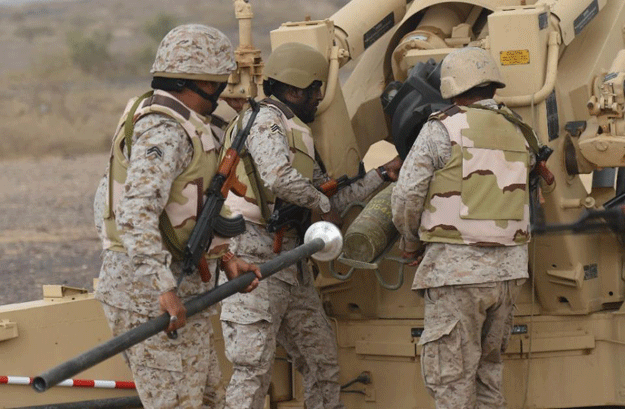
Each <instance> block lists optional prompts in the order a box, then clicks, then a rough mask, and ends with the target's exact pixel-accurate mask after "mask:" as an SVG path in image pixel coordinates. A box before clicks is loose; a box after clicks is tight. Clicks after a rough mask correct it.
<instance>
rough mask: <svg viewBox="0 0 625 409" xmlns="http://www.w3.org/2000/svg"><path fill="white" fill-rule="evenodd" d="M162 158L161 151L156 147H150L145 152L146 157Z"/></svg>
mask: <svg viewBox="0 0 625 409" xmlns="http://www.w3.org/2000/svg"><path fill="white" fill-rule="evenodd" d="M151 156H153V157H159V158H162V157H163V151H162V150H161V149H160V148H159V147H158V146H152V147H151V148H149V149H148V150H147V151H146V157H148V158H149V157H151Z"/></svg>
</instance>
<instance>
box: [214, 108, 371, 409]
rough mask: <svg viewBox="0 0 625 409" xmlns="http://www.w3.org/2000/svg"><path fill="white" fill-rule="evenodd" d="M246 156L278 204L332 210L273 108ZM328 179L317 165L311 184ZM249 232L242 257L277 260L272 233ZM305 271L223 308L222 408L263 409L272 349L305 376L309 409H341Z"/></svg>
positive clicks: (360, 186)
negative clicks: (226, 363)
mask: <svg viewBox="0 0 625 409" xmlns="http://www.w3.org/2000/svg"><path fill="white" fill-rule="evenodd" d="M249 115H250V114H249V111H248V112H247V113H246V114H245V115H244V118H243V123H247V119H248V117H249ZM247 149H248V150H249V153H250V155H251V156H252V158H253V160H254V163H255V164H256V167H257V169H258V170H259V173H260V177H261V179H262V180H263V182H264V183H265V185H266V186H267V187H269V189H270V190H271V191H272V192H273V193H274V194H275V195H276V196H277V197H280V198H282V199H283V200H286V201H288V202H291V203H295V204H297V205H300V206H305V207H307V208H311V209H313V210H315V211H320V212H322V213H325V212H327V211H328V210H329V209H328V208H327V207H326V206H328V205H329V203H328V202H327V201H328V198H327V197H326V196H325V195H323V194H322V193H320V192H319V191H318V190H317V189H315V188H314V187H313V185H312V184H311V183H310V181H309V180H308V179H306V178H304V177H303V176H302V175H301V174H299V173H298V171H296V170H295V169H294V168H293V167H292V166H291V164H290V163H289V146H288V144H287V142H286V137H285V128H284V125H283V123H282V122H281V120H280V116H279V115H278V114H277V113H276V111H275V110H274V109H272V108H269V107H266V106H261V110H260V112H259V113H258V115H257V117H256V121H255V122H254V125H253V126H252V128H251V132H250V135H249V137H248V140H247ZM325 180H327V175H325V174H324V173H323V172H322V171H321V169H320V167H319V165H318V164H317V163H315V168H314V172H313V182H314V183H315V184H319V183H321V182H322V181H325ZM381 183H382V179H381V178H380V177H379V175H378V174H377V172H375V171H371V172H369V173H368V174H367V175H366V176H365V178H364V179H362V180H360V181H358V182H356V183H354V184H353V185H352V186H351V187H348V188H346V189H344V190H342V191H341V192H339V194H337V195H335V196H334V197H332V198H331V199H330V201H331V203H332V206H333V207H335V208H337V209H339V210H340V209H341V208H344V207H345V206H346V205H347V204H348V203H349V202H351V201H353V200H358V199H363V198H364V197H366V196H367V195H369V194H370V193H372V192H373V191H374V190H375V189H376V188H377V187H378V186H379V185H380V184H381ZM231 196H233V195H230V196H229V199H230V197H231ZM328 207H329V206H328ZM246 227H247V231H246V232H245V233H243V234H242V235H240V236H238V237H236V238H235V239H233V242H234V244H233V245H234V246H235V248H236V253H237V254H238V255H239V257H240V258H242V259H244V260H245V261H247V262H251V263H258V264H260V263H263V262H266V261H268V260H270V259H272V258H274V257H275V253H273V242H274V234H271V233H268V232H267V230H266V228H265V226H262V225H259V224H256V223H253V222H250V221H249V220H248V221H246ZM295 245H296V238H295V237H290V236H285V237H284V241H283V244H282V250H283V251H287V250H290V249H292V248H294V247H295ZM303 267H304V268H303V274H302V276H299V274H298V272H297V267H296V266H291V267H289V268H286V269H284V270H282V271H281V272H279V273H277V274H275V275H274V276H272V277H270V278H269V279H267V280H264V281H262V282H261V283H260V285H259V286H258V288H257V289H256V290H254V291H253V292H252V293H250V294H236V295H234V296H232V297H229V298H227V299H225V300H224V301H223V302H222V311H221V320H222V327H223V332H224V340H225V345H226V356H227V357H228V359H229V360H230V361H231V362H232V363H233V369H234V373H233V375H232V378H231V380H230V384H229V386H228V388H227V392H226V407H227V408H229V409H240V408H246V409H247V408H250V409H261V408H262V407H263V404H264V398H265V395H266V394H267V390H268V388H269V381H270V377H271V369H272V365H273V359H274V355H275V350H276V342H278V343H280V345H282V346H283V347H284V348H285V349H286V351H287V353H288V354H289V356H290V357H291V359H292V362H293V364H294V366H295V367H296V368H297V370H298V371H300V372H301V373H302V375H303V377H304V386H305V402H306V407H307V408H308V409H322V408H325V409H334V408H342V407H343V405H342V404H341V403H340V396H339V394H340V384H339V383H338V381H339V368H338V362H337V346H336V339H335V335H334V331H333V330H332V327H331V326H330V324H329V322H328V319H327V317H326V316H325V313H324V312H323V309H322V306H321V300H320V299H319V295H318V294H317V292H316V289H315V288H314V286H313V276H312V272H311V270H310V268H308V266H307V265H306V264H305V263H303ZM298 276H299V277H298Z"/></svg>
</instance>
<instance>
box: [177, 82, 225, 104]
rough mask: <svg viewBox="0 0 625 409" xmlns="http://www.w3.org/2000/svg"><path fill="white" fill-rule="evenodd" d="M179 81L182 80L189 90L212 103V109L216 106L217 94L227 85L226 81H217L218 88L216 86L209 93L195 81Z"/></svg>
mask: <svg viewBox="0 0 625 409" xmlns="http://www.w3.org/2000/svg"><path fill="white" fill-rule="evenodd" d="M180 81H183V82H184V84H183V86H184V87H186V88H188V89H189V90H191V91H193V92H195V93H196V94H198V95H199V96H200V97H202V98H204V99H205V100H207V101H209V102H210V103H212V104H213V110H214V109H215V108H217V100H218V99H219V96H220V95H221V93H222V92H223V91H224V89H226V86H227V85H228V83H226V82H220V83H219V88H217V91H216V92H214V93H213V94H209V93H207V92H205V91H204V90H202V89H201V88H200V87H199V86H198V85H197V84H196V83H195V81H191V80H180Z"/></svg>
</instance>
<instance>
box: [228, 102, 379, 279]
mask: <svg viewBox="0 0 625 409" xmlns="http://www.w3.org/2000/svg"><path fill="white" fill-rule="evenodd" d="M249 115H250V112H249V111H248V112H247V113H246V114H245V116H244V118H243V123H247V120H248V117H249ZM246 147H247V149H248V151H249V154H250V156H251V157H252V159H253V161H254V164H255V165H256V168H257V169H258V170H259V174H260V175H259V176H260V178H261V180H262V182H263V183H264V184H265V186H266V187H267V188H268V189H270V190H271V192H272V193H273V194H274V195H275V196H276V197H279V198H281V199H283V200H285V201H287V202H290V203H295V204H296V205H298V206H302V207H306V208H309V209H312V210H313V211H316V212H321V213H326V212H328V211H329V210H330V208H331V207H332V208H335V209H336V210H338V211H339V212H340V211H341V210H343V209H344V208H346V207H347V205H348V204H350V203H351V202H353V201H356V200H363V199H364V198H365V197H367V196H368V195H370V194H371V193H372V192H373V191H375V189H377V188H378V187H379V186H380V185H381V184H382V182H383V181H382V179H381V178H380V176H379V175H378V173H377V172H376V171H375V170H372V171H369V172H368V173H367V175H366V176H365V177H364V178H363V179H360V180H359V181H357V182H355V183H353V184H352V185H351V186H349V187H346V188H345V189H343V190H341V191H340V192H339V193H338V194H336V195H334V196H333V197H331V198H330V199H329V200H328V198H327V197H326V196H325V195H324V194H323V193H321V192H320V191H319V190H317V189H316V188H315V185H319V184H321V183H323V182H325V181H327V180H329V177H328V175H327V174H326V173H325V172H323V171H322V170H321V167H320V166H319V164H318V163H317V162H315V164H314V170H313V180H312V181H311V180H309V179H307V178H305V177H304V176H302V175H301V174H300V173H299V172H298V171H297V170H295V169H294V168H293V167H292V166H291V164H290V159H289V158H290V151H289V144H288V141H287V138H286V130H285V126H284V124H283V123H282V121H281V115H280V114H279V113H278V111H277V110H275V109H273V108H270V107H266V106H264V107H261V110H260V112H259V113H258V115H257V116H256V120H255V121H254V125H253V126H252V128H251V131H250V135H249V136H248V139H247V141H246ZM229 197H230V196H229ZM226 203H227V202H226ZM246 223H248V224H251V222H249V221H248V222H246ZM254 231H255V232H257V233H258V234H259V235H263V236H266V237H265V238H267V240H266V241H263V240H258V238H256V239H252V236H250V235H247V234H243V235H242V236H239V237H237V238H235V239H234V242H235V243H238V242H240V241H241V240H246V238H247V237H249V239H250V240H257V242H258V243H261V242H264V243H267V244H263V246H264V247H267V246H269V248H268V249H264V250H261V249H258V250H257V251H256V253H257V254H256V256H258V257H260V258H251V259H252V260H253V262H264V261H268V259H269V258H271V257H269V255H271V254H272V253H271V246H270V243H273V236H274V234H272V233H268V232H267V231H266V230H265V229H264V227H262V228H260V229H254ZM294 245H295V241H294V240H292V241H291V240H289V241H288V242H285V244H284V245H283V251H286V250H289V249H290V248H292V247H293V246H294ZM249 247H253V246H251V245H250V244H244V245H241V246H239V245H237V248H249ZM237 251H238V250H237ZM237 254H238V255H240V256H242V257H244V258H246V259H250V257H249V256H250V255H247V256H248V257H246V254H245V253H244V252H243V253H237ZM277 277H278V278H279V279H281V280H283V281H286V282H288V283H291V284H295V283H297V279H296V275H295V269H291V270H285V271H283V272H281V273H278V274H277Z"/></svg>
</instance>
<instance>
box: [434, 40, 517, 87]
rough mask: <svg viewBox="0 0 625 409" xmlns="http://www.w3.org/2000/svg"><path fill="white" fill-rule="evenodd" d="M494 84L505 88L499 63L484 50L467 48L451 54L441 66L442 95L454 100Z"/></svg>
mask: <svg viewBox="0 0 625 409" xmlns="http://www.w3.org/2000/svg"><path fill="white" fill-rule="evenodd" d="M490 83H494V84H495V86H496V87H497V88H503V87H505V86H506V84H505V83H504V82H503V78H502V77H501V73H500V72H499V68H498V67H497V63H496V62H495V60H494V59H493V57H492V56H491V55H490V53H489V52H488V51H486V50H484V49H481V48H478V47H465V48H461V49H459V50H454V51H452V52H451V53H449V54H448V55H447V56H446V57H445V58H444V59H443V63H442V65H441V95H442V96H443V98H445V99H448V98H453V97H455V96H457V95H460V94H462V93H463V92H465V91H467V90H469V89H471V88H473V87H479V86H484V85H488V84H490Z"/></svg>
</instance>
